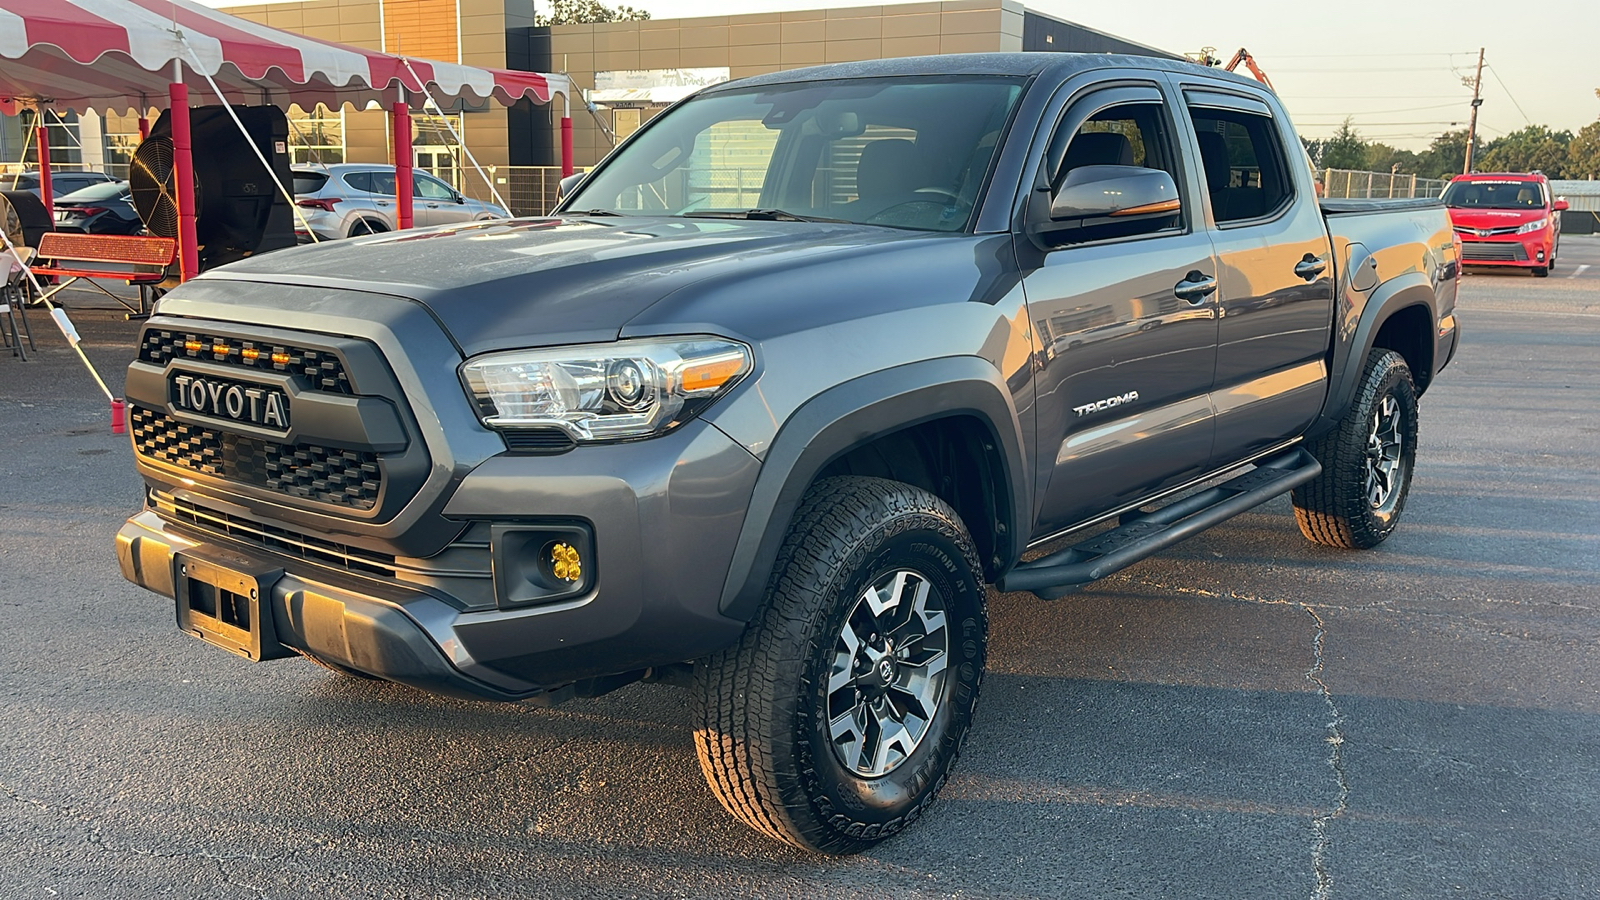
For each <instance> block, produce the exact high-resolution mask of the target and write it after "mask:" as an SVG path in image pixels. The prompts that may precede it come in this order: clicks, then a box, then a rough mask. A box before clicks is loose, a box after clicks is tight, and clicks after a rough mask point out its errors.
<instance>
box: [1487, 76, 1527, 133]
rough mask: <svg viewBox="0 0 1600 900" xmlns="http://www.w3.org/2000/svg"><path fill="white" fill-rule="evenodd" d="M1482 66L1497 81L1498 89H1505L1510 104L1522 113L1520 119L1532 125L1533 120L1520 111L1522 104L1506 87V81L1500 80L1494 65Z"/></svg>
mask: <svg viewBox="0 0 1600 900" xmlns="http://www.w3.org/2000/svg"><path fill="white" fill-rule="evenodd" d="M1484 68H1486V69H1488V70H1489V74H1491V75H1493V76H1494V80H1495V81H1496V82H1499V84H1500V90H1502V91H1505V92H1506V96H1507V97H1511V105H1512V106H1515V107H1516V108H1517V112H1519V113H1522V121H1524V122H1527V123H1528V124H1529V125H1532V124H1533V120H1532V119H1530V118H1528V114H1527V113H1525V112H1522V104H1521V103H1518V102H1517V98H1516V97H1514V96H1512V94H1511V89H1510V88H1508V87H1506V83H1505V82H1504V81H1501V80H1500V73H1499V72H1496V71H1495V70H1494V66H1485V67H1484Z"/></svg>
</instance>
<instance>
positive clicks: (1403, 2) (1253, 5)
mask: <svg viewBox="0 0 1600 900" xmlns="http://www.w3.org/2000/svg"><path fill="white" fill-rule="evenodd" d="M201 2H205V3H208V4H209V5H212V6H225V5H228V4H229V3H237V2H242V0H201ZM255 2H262V0H255ZM535 2H536V3H538V4H539V5H540V6H541V7H545V5H546V2H547V0H535ZM602 2H607V0H602ZM623 2H627V3H628V5H631V6H634V7H638V8H640V9H645V10H648V11H649V12H650V13H651V15H652V16H654V17H655V18H658V19H665V18H678V17H690V16H714V15H730V14H737V13H755V12H772V11H778V10H787V9H815V8H818V7H824V6H829V7H844V6H863V5H879V4H868V3H865V2H856V0H833V2H827V0H736V2H730V0H623ZM1024 4H1025V5H1026V6H1027V7H1028V8H1030V9H1033V10H1037V11H1039V12H1042V13H1046V14H1049V15H1052V16H1055V17H1057V18H1062V19H1067V20H1069V21H1073V22H1077V23H1079V24H1082V25H1087V26H1089V27H1091V28H1095V29H1098V30H1100V31H1107V32H1110V33H1112V34H1115V35H1119V36H1122V37H1126V38H1129V39H1131V40H1135V41H1138V42H1140V43H1143V44H1148V45H1151V46H1154V47H1159V48H1161V49H1163V50H1170V51H1173V52H1176V53H1185V52H1193V51H1198V50H1199V49H1200V48H1202V47H1215V48H1216V55H1217V56H1220V57H1222V59H1223V60H1227V59H1229V58H1231V57H1232V56H1233V54H1234V52H1235V51H1236V50H1238V49H1239V48H1240V47H1247V48H1249V50H1250V53H1251V55H1253V56H1254V57H1255V59H1256V61H1257V64H1258V65H1260V66H1261V68H1262V69H1263V70H1264V71H1265V72H1266V73H1267V77H1269V78H1270V79H1272V83H1273V85H1274V86H1275V87H1276V88H1277V91H1278V94H1279V96H1281V97H1282V98H1283V100H1284V102H1285V104H1286V105H1287V106H1288V108H1289V113H1290V116H1291V117H1292V118H1293V119H1294V120H1295V124H1296V125H1297V126H1298V127H1299V130H1300V133H1301V134H1303V135H1305V136H1306V137H1309V138H1318V137H1326V136H1328V135H1330V134H1332V133H1333V131H1334V130H1335V129H1336V128H1338V126H1339V124H1340V123H1341V122H1342V121H1343V120H1344V118H1345V116H1347V115H1348V116H1351V117H1352V119H1353V124H1354V125H1355V127H1356V129H1357V130H1358V131H1360V132H1361V134H1362V136H1363V137H1364V138H1366V139H1368V140H1377V141H1382V142H1383V143H1387V144H1390V145H1393V146H1396V147H1400V148H1402V149H1411V150H1420V149H1424V148H1426V147H1427V145H1428V142H1429V140H1430V139H1431V138H1432V137H1433V136H1434V135H1437V134H1439V133H1440V132H1442V131H1446V130H1448V129H1451V128H1465V127H1466V123H1467V116H1468V113H1469V112H1470V108H1469V103H1470V101H1471V99H1472V90H1471V87H1470V85H1469V86H1463V84H1462V79H1463V78H1467V79H1470V78H1471V76H1472V70H1473V66H1474V65H1475V64H1476V62H1477V55H1478V48H1479V47H1483V48H1484V53H1485V56H1484V59H1485V67H1484V74H1483V82H1484V87H1483V97H1484V102H1483V106H1482V108H1481V109H1480V112H1479V120H1478V121H1479V127H1480V131H1481V133H1482V134H1483V135H1484V136H1485V137H1486V138H1490V139H1492V138H1495V137H1498V136H1500V135H1503V134H1505V133H1507V132H1510V131H1515V130H1516V129H1518V128H1522V127H1524V126H1526V125H1529V124H1537V125H1548V126H1550V127H1551V128H1553V129H1556V130H1561V129H1568V130H1571V131H1573V132H1576V131H1577V130H1578V129H1579V128H1581V127H1583V126H1584V125H1587V124H1589V123H1590V122H1593V121H1595V120H1596V119H1597V118H1600V98H1597V97H1596V96H1595V89H1596V88H1600V4H1597V2H1596V0H1540V2H1537V3H1534V4H1532V5H1531V6H1530V7H1529V9H1528V11H1527V13H1526V14H1524V13H1517V12H1509V13H1508V6H1507V4H1506V3H1505V2H1504V0H1455V2H1453V3H1449V4H1434V3H1422V2H1418V0H1386V2H1381V0H1345V2H1343V3H1341V4H1337V5H1335V4H1315V5H1313V4H1304V5H1302V4H1294V3H1286V2H1283V0H1210V2H1197V0H1137V2H1121V3H1107V2H1085V0H1024ZM611 5H615V2H614V0H613V2H611ZM884 5H892V4H884Z"/></svg>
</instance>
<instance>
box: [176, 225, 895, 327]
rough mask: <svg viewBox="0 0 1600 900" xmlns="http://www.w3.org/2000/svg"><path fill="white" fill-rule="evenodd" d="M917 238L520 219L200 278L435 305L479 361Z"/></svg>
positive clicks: (391, 237) (363, 241)
mask: <svg viewBox="0 0 1600 900" xmlns="http://www.w3.org/2000/svg"><path fill="white" fill-rule="evenodd" d="M916 236H918V233H917V232H907V231H899V230H895V229H890V228H876V227H868V226H861V225H845V224H834V223H821V222H762V221H744V220H737V219H735V220H724V219H717V220H712V219H682V218H672V219H664V218H611V217H604V218H600V217H596V218H572V219H559V218H555V219H513V220H509V221H500V222H482V223H473V224H471V225H463V226H456V227H450V228H439V229H428V230H422V231H408V232H401V233H395V234H383V235H375V236H372V237H364V238H357V239H353V240H343V241H330V242H327V243H324V244H319V245H311V246H301V247H297V248H292V249H286V250H280V251H277V252H274V253H269V254H263V255H262V256H258V257H253V258H250V259H245V260H241V261H240V262H236V263H233V264H231V265H228V266H224V267H222V268H219V269H216V270H214V271H212V272H208V273H206V274H205V275H204V276H202V277H201V279H200V280H202V281H222V280H233V281H251V282H270V283H277V284H300V285H312V286H321V287H334V288H341V289H346V290H353V291H365V292H369V293H378V294H388V295H392V296H399V297H404V298H407V299H409V300H413V301H416V302H418V303H421V304H423V305H424V306H426V307H427V308H428V309H429V310H430V311H431V312H432V313H433V315H434V317H435V318H437V319H438V320H439V321H440V322H441V323H442V324H443V325H444V326H445V328H446V329H447V330H448V331H449V332H450V334H451V336H452V337H453V338H454V339H455V341H456V343H457V344H458V345H459V346H460V347H461V349H462V351H463V352H464V353H465V354H466V355H468V356H471V355H473V354H476V353H482V352H484V351H487V350H494V349H506V348H510V347H535V346H553V345H557V344H568V343H586V342H593V341H608V340H615V339H616V338H617V336H618V334H619V332H620V331H621V330H622V328H623V326H625V325H626V324H627V323H628V321H629V320H631V319H633V318H634V317H635V316H638V315H639V314H640V313H642V312H644V311H645V310H646V309H648V308H650V307H651V306H652V305H654V304H655V303H657V302H659V301H660V300H662V299H663V298H665V297H667V296H668V295H670V294H672V293H673V292H675V291H677V290H679V289H681V288H683V287H685V286H687V285H690V284H693V283H695V282H697V281H701V280H703V279H706V278H709V277H712V276H713V275H717V274H721V273H727V272H730V271H733V270H734V269H736V268H742V267H752V266H755V267H762V268H768V267H771V266H782V265H787V264H794V263H798V262H801V261H802V260H805V259H815V258H816V257H819V256H826V255H829V254H848V253H850V252H851V251H856V250H861V249H863V248H865V247H869V246H872V245H878V244H887V243H892V242H897V241H903V240H906V239H908V238H914V237H916Z"/></svg>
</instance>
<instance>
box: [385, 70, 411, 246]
mask: <svg viewBox="0 0 1600 900" xmlns="http://www.w3.org/2000/svg"><path fill="white" fill-rule="evenodd" d="M390 121H391V122H392V123H393V126H394V200H395V203H394V205H395V217H396V218H397V219H398V220H399V223H400V227H401V228H410V227H411V222H412V218H411V211H412V207H411V108H410V107H408V106H406V89H405V88H400V99H399V100H398V101H396V103H395V105H394V113H393V114H392V115H391V116H390Z"/></svg>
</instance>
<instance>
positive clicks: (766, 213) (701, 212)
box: [681, 209, 850, 224]
mask: <svg viewBox="0 0 1600 900" xmlns="http://www.w3.org/2000/svg"><path fill="white" fill-rule="evenodd" d="M681 215H682V216H683V217H684V218H694V219H750V220H754V221H758V222H839V223H843V224H849V223H850V220H849V219H829V218H826V217H824V216H802V215H800V214H798V213H792V212H789V211H787V210H782V209H697V210H693V211H691V212H686V213H681Z"/></svg>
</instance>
